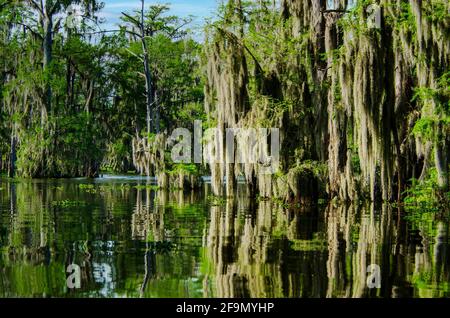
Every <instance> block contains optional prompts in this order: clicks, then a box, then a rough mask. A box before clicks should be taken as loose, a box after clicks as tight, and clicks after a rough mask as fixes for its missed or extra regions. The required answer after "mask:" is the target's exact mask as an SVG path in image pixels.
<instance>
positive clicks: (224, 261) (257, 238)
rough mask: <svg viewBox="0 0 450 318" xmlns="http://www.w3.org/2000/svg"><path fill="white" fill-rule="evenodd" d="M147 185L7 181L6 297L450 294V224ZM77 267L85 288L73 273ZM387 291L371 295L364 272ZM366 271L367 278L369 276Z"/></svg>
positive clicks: (1, 245) (380, 211)
mask: <svg viewBox="0 0 450 318" xmlns="http://www.w3.org/2000/svg"><path fill="white" fill-rule="evenodd" d="M151 181H152V180H146V179H145V178H140V177H120V176H119V177H117V176H105V177H104V178H101V179H97V180H94V181H87V180H84V179H78V180H32V181H31V180H30V181H14V182H11V181H7V180H5V179H3V180H2V179H0V297H449V296H450V284H449V282H450V267H449V265H450V253H449V252H450V250H449V240H448V232H449V223H448V221H445V219H442V218H441V217H438V216H437V215H432V216H428V217H421V218H420V220H416V219H411V218H408V217H407V216H406V215H405V214H404V213H403V212H401V211H399V210H397V209H396V208H392V207H391V206H389V205H381V204H380V205H379V206H376V205H373V204H370V203H367V204H359V205H346V206H344V205H328V206H327V205H323V206H317V207H297V208H295V209H293V208H287V207H283V206H280V205H278V204H275V203H273V202H270V201H255V200H249V199H248V197H247V195H246V192H245V189H244V188H240V189H239V191H238V193H237V194H236V196H235V198H234V199H227V200H225V199H217V198H214V197H212V196H211V195H210V191H209V186H208V185H205V186H204V189H203V190H202V191H197V192H184V193H183V192H182V191H169V192H165V191H155V189H154V188H153V187H151V186H147V183H149V184H151ZM70 264H77V265H79V266H80V268H81V288H80V289H69V288H68V287H67V283H66V279H67V275H68V274H67V273H66V268H67V266H68V265H70ZM371 264H375V265H378V266H379V268H380V269H381V273H380V277H381V288H379V289H377V288H375V289H369V288H368V287H367V278H368V273H367V267H368V266H369V265H371ZM369 274H370V273H369Z"/></svg>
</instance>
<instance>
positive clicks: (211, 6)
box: [100, 0, 219, 29]
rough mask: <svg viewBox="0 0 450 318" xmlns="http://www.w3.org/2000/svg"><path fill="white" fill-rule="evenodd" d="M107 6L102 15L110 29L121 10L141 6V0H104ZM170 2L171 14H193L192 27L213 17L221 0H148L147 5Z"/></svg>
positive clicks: (130, 9)
mask: <svg viewBox="0 0 450 318" xmlns="http://www.w3.org/2000/svg"><path fill="white" fill-rule="evenodd" d="M103 2H104V3H105V7H104V9H103V10H102V12H101V13H100V16H101V17H102V18H104V19H106V22H105V24H103V26H102V28H103V29H109V28H111V27H113V26H114V25H115V24H116V23H118V22H119V21H120V19H119V18H120V15H121V12H124V11H125V12H127V11H128V12H129V11H132V10H134V9H138V8H140V6H141V1H140V0H103ZM157 3H160V4H166V3H167V4H170V7H171V11H170V14H173V15H177V16H180V17H184V16H189V15H193V16H195V20H194V23H193V25H192V26H191V27H192V28H195V27H199V26H201V25H202V24H203V22H204V20H205V19H206V18H208V17H213V16H214V12H215V10H216V9H217V6H218V3H219V0H162V1H161V0H157V1H154V0H146V2H145V5H146V6H148V5H150V4H157Z"/></svg>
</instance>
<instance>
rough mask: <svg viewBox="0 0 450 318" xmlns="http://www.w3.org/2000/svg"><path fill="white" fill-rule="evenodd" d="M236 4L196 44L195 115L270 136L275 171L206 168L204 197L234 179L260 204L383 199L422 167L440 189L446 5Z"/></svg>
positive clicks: (444, 164)
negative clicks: (200, 51)
mask: <svg viewBox="0 0 450 318" xmlns="http://www.w3.org/2000/svg"><path fill="white" fill-rule="evenodd" d="M241 5H242V4H240V2H239V1H237V2H236V1H229V3H228V5H227V6H225V8H224V9H223V10H224V15H225V17H224V20H223V21H221V24H217V25H213V26H211V28H210V31H211V32H212V33H211V34H210V35H209V36H208V37H207V39H208V42H207V44H206V48H205V55H206V60H207V63H206V65H207V68H206V69H207V70H206V74H207V83H206V90H205V91H206V96H207V101H206V111H207V113H208V115H209V116H210V119H211V122H214V123H215V124H217V125H216V126H217V128H219V129H224V128H227V127H240V128H251V127H261V126H266V127H267V125H276V127H279V128H280V129H281V141H282V156H281V165H280V171H279V172H278V173H277V174H276V175H274V176H272V177H267V176H265V175H261V174H259V173H258V168H257V167H258V165H254V164H253V165H248V164H244V165H241V164H235V165H234V166H235V167H234V172H233V173H231V171H233V167H230V165H224V164H215V165H211V170H212V175H213V185H214V186H213V188H214V189H216V190H215V192H216V193H220V191H221V189H222V181H223V180H224V177H225V176H226V178H225V179H226V180H227V188H228V189H229V191H231V190H232V187H231V185H230V184H231V182H229V180H230V178H233V176H237V175H239V174H244V175H245V177H246V180H247V183H248V184H249V185H254V186H255V187H256V188H257V192H258V193H259V194H260V195H262V196H264V197H270V196H272V195H273V196H276V197H279V198H282V199H283V200H288V201H289V200H291V201H292V200H303V199H302V198H301V197H302V196H303V197H305V196H306V197H310V196H311V194H316V195H319V196H320V195H323V193H324V191H323V190H325V188H326V190H327V192H328V196H330V197H338V198H340V199H342V200H355V199H357V198H368V199H371V200H375V199H377V198H380V199H383V200H394V199H400V198H401V195H402V193H403V191H404V190H405V188H406V187H408V186H410V184H409V180H410V179H412V178H416V179H419V178H421V180H423V179H424V178H425V177H426V176H427V173H428V172H429V170H430V168H433V167H434V168H433V169H435V170H436V171H437V179H438V183H439V185H440V186H441V188H442V189H448V153H449V147H448V145H449V144H448V133H449V124H448V66H449V51H448V50H449V45H450V44H449V34H448V30H449V28H448V24H449V14H448V12H449V11H448V10H449V4H448V3H447V2H444V1H439V0H436V1H428V2H422V1H410V2H409V3H403V2H402V3H400V2H397V1H370V2H368V1H364V2H362V1H356V2H349V1H331V2H330V1H287V0H286V1H282V2H281V4H280V6H279V7H278V6H277V5H276V4H270V3H269V2H264V1H263V2H261V3H260V4H252V5H250V6H251V9H249V10H248V11H249V12H252V13H249V14H248V15H245V17H243V16H241V15H240V13H242V12H246V11H245V10H242V8H240V7H239V6H241ZM262 14H263V15H264V17H265V19H266V20H265V21H264V22H266V23H262V22H261V21H260V19H261V15H262ZM267 21H270V23H271V25H270V29H269V28H268V27H267ZM261 33H263V34H264V36H261ZM256 40H257V41H256ZM258 41H259V42H258ZM264 41H267V42H264ZM261 42H262V43H261ZM251 71H253V72H251ZM214 120H215V121H214ZM268 127H273V126H268ZM241 138H242V137H241ZM216 142H217V144H216V147H218V148H220V151H223V152H226V149H225V148H224V143H223V142H222V141H220V140H219V141H216ZM255 151H262V150H261V149H260V150H258V149H255ZM433 161H434V162H433ZM433 169H431V170H433ZM325 176H328V180H326V177H325ZM321 190H322V191H323V192H322V191H321Z"/></svg>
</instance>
